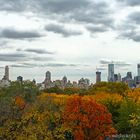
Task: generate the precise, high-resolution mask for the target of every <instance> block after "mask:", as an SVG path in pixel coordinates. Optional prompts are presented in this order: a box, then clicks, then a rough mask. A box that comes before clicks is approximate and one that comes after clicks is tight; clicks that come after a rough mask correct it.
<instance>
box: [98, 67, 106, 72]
mask: <svg viewBox="0 0 140 140" xmlns="http://www.w3.org/2000/svg"><path fill="white" fill-rule="evenodd" d="M106 69H107V68H105V67H98V68H96V70H98V71H102V70H106Z"/></svg>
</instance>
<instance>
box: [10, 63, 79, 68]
mask: <svg viewBox="0 0 140 140" xmlns="http://www.w3.org/2000/svg"><path fill="white" fill-rule="evenodd" d="M11 66H12V67H18V68H34V67H53V68H54V67H68V66H70V67H75V66H77V64H64V63H63V64H62V63H48V64H34V63H19V64H13V65H11Z"/></svg>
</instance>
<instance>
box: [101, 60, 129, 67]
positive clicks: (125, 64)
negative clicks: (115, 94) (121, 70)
mask: <svg viewBox="0 0 140 140" xmlns="http://www.w3.org/2000/svg"><path fill="white" fill-rule="evenodd" d="M110 63H113V64H115V66H118V67H127V66H131V64H130V63H127V62H124V61H112V60H100V64H103V67H104V65H105V64H106V65H108V64H110Z"/></svg>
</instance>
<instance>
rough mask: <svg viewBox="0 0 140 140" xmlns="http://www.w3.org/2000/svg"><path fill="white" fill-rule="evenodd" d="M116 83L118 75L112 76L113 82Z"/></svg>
mask: <svg viewBox="0 0 140 140" xmlns="http://www.w3.org/2000/svg"><path fill="white" fill-rule="evenodd" d="M117 81H118V74H114V82H117Z"/></svg>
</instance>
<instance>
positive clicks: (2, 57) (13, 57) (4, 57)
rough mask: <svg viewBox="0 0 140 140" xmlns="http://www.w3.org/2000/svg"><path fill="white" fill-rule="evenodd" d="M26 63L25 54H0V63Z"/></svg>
mask: <svg viewBox="0 0 140 140" xmlns="http://www.w3.org/2000/svg"><path fill="white" fill-rule="evenodd" d="M23 60H24V61H26V60H27V56H26V55H25V54H20V53H18V54H17V53H7V54H0V61H9V62H11V61H23Z"/></svg>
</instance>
